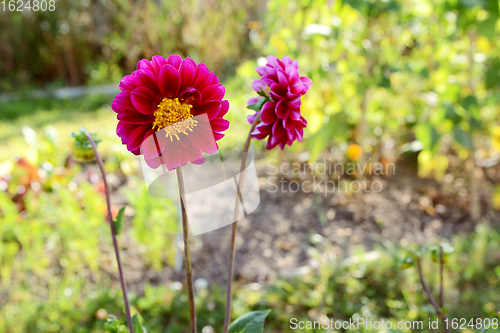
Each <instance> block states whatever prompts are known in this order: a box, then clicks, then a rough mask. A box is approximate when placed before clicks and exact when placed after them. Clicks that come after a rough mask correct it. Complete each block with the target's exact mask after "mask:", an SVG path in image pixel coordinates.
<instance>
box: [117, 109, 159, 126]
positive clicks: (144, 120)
mask: <svg viewBox="0 0 500 333" xmlns="http://www.w3.org/2000/svg"><path fill="white" fill-rule="evenodd" d="M116 118H117V119H118V120H120V121H123V122H124V123H128V124H152V123H153V122H154V121H155V118H154V117H153V116H152V115H149V116H147V115H144V114H142V113H139V112H137V111H133V112H129V111H124V112H120V113H118V115H117V117H116Z"/></svg>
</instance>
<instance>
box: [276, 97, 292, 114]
mask: <svg viewBox="0 0 500 333" xmlns="http://www.w3.org/2000/svg"><path fill="white" fill-rule="evenodd" d="M288 111H289V109H288V106H287V101H286V100H285V99H282V100H280V101H279V102H278V103H276V115H277V116H278V118H281V119H283V118H285V117H286V116H287V115H288Z"/></svg>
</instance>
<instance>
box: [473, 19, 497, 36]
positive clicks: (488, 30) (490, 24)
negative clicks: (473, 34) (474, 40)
mask: <svg viewBox="0 0 500 333" xmlns="http://www.w3.org/2000/svg"><path fill="white" fill-rule="evenodd" d="M497 20H498V17H495V16H490V17H488V18H487V19H486V20H484V21H481V22H479V23H478V24H477V31H478V32H479V33H480V34H481V35H483V36H484V37H486V38H488V40H490V41H492V40H493V38H494V37H495V26H496V24H497Z"/></svg>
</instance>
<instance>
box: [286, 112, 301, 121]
mask: <svg viewBox="0 0 500 333" xmlns="http://www.w3.org/2000/svg"><path fill="white" fill-rule="evenodd" d="M288 117H290V118H291V119H293V120H295V121H298V120H300V118H301V117H302V116H301V115H300V110H293V109H292V110H290V113H289V114H288Z"/></svg>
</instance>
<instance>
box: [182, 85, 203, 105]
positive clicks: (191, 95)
mask: <svg viewBox="0 0 500 333" xmlns="http://www.w3.org/2000/svg"><path fill="white" fill-rule="evenodd" d="M179 98H182V99H191V101H190V102H194V103H199V102H200V101H201V93H200V92H199V91H198V90H197V89H195V88H193V87H188V88H186V89H184V90H183V91H181V92H180V93H179Z"/></svg>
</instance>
